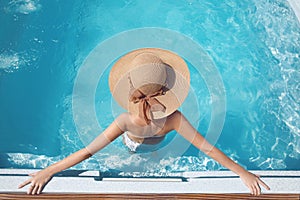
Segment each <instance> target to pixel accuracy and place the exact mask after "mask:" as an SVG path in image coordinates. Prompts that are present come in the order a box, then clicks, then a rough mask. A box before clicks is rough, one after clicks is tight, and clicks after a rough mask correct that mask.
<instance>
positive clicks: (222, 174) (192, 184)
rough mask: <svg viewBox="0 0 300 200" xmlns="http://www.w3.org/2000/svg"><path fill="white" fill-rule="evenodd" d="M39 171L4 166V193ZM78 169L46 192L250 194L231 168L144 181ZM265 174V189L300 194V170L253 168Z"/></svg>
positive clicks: (0, 182)
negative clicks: (101, 176)
mask: <svg viewBox="0 0 300 200" xmlns="http://www.w3.org/2000/svg"><path fill="white" fill-rule="evenodd" d="M34 171H37V170H23V169H0V193H16V192H24V193H25V192H26V190H27V187H25V188H22V189H17V187H18V185H19V184H20V183H21V182H23V181H25V180H26V179H28V176H27V174H28V173H31V172H34ZM73 171H75V172H76V171H77V172H78V174H77V176H72V175H71V176H60V177H59V176H55V177H54V178H53V179H52V180H51V182H49V184H48V185H47V186H46V187H45V189H44V192H45V193H85V194H97V193H111V194H118V193H123V194H130V193H150V194H154V193H160V194H167V193H173V194H176V193H177V194H180V193H208V194H209V193H249V190H248V188H246V186H244V184H243V183H242V181H241V179H240V178H239V177H238V176H236V175H235V174H234V173H232V172H231V171H208V172H183V173H177V175H176V174H173V175H172V177H173V178H174V177H184V178H186V180H187V181H170V179H167V178H168V177H153V180H151V181H147V180H141V179H136V180H135V179H134V178H128V179H126V180H124V179H123V180H122V178H120V177H119V178H118V177H115V179H114V180H106V181H99V180H97V178H98V177H99V172H98V171H82V170H73ZM251 172H253V173H255V174H258V175H261V177H262V180H263V181H265V182H266V183H267V184H268V185H269V186H270V187H271V190H270V191H267V190H265V189H264V188H262V192H263V193H265V194H267V193H270V194H271V193H272V194H276V193H277V194H279V193H285V194H299V191H300V171H251Z"/></svg>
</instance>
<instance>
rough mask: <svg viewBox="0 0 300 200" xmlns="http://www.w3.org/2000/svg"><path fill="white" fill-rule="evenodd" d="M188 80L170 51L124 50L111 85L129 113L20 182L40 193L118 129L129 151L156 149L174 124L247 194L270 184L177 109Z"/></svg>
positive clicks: (181, 62) (182, 64)
mask: <svg viewBox="0 0 300 200" xmlns="http://www.w3.org/2000/svg"><path fill="white" fill-rule="evenodd" d="M189 82H190V75H189V71H188V67H187V65H186V63H185V62H184V60H183V59H182V58H181V57H179V56H178V55H176V54H175V53H173V52H170V51H166V50H162V49H155V48H147V49H138V50H135V51H132V52H130V53H128V54H126V55H125V56H123V57H122V58H121V59H119V60H118V61H117V62H116V63H115V65H114V66H113V68H112V70H111V72H110V76H109V85H110V90H111V92H112V95H113V97H114V98H115V100H116V101H117V102H118V103H119V104H120V105H121V106H122V107H123V108H125V109H127V110H128V113H123V114H121V115H119V116H118V117H117V118H116V119H115V120H114V122H112V123H111V125H110V126H109V127H108V128H107V129H106V130H105V131H104V132H103V133H102V134H100V135H99V136H98V137H97V138H96V139H95V140H94V141H93V142H91V143H90V144H89V145H88V146H87V147H86V148H83V149H81V150H79V151H77V152H75V153H73V154H72V155H70V156H68V157H67V158H65V159H63V160H61V161H59V162H57V163H55V164H53V165H51V166H49V167H47V168H45V169H43V170H41V171H39V172H36V173H34V174H31V176H32V178H30V179H28V180H26V181H25V182H23V183H22V184H20V186H19V188H22V187H24V186H25V185H28V184H31V185H30V187H29V189H28V194H40V193H41V191H42V189H43V187H44V186H45V184H46V183H47V182H48V181H49V180H50V179H51V177H52V176H53V175H54V174H55V173H57V172H60V171H62V170H65V169H67V168H69V167H71V166H74V165H75V164H77V163H79V162H81V161H83V160H85V159H87V158H89V157H90V156H92V155H93V154H95V153H96V152H97V151H99V150H101V149H102V148H104V147H105V146H106V145H108V144H109V143H110V142H112V141H113V140H115V139H116V138H117V137H119V136H120V135H122V136H123V142H124V144H125V145H126V146H127V147H128V149H129V150H130V151H131V152H144V151H155V150H157V149H158V148H159V147H160V144H161V141H162V140H163V139H164V137H165V135H166V134H167V133H169V132H170V131H171V130H176V131H177V132H178V133H179V134H180V135H182V136H183V137H184V138H185V139H186V140H188V141H189V142H190V143H191V144H193V145H194V146H195V147H197V148H198V149H200V150H201V151H203V152H204V153H205V154H207V155H208V156H210V157H211V158H213V159H214V160H216V161H218V162H219V163H220V164H222V165H223V166H224V167H226V168H228V169H230V170H231V171H233V172H234V173H236V174H237V175H239V176H240V178H241V179H242V180H243V182H244V183H245V185H246V186H247V187H248V188H249V189H250V191H251V194H254V195H259V194H260V193H261V189H260V185H262V186H263V187H265V188H266V189H268V190H269V189H270V188H269V187H268V186H267V185H266V184H265V183H264V182H263V181H262V180H261V179H260V178H259V177H258V176H257V175H254V174H252V173H250V172H248V171H247V170H245V169H244V168H243V167H241V166H240V165H238V164H237V163H235V162H234V161H232V160H231V159H230V158H228V157H227V156H226V155H225V154H224V153H222V152H221V151H220V150H219V149H217V148H216V147H214V146H212V145H211V144H210V143H209V142H207V141H206V140H205V138H204V137H203V136H202V135H201V134H200V133H198V132H197V130H196V129H194V128H193V126H192V125H191V124H190V123H189V122H188V120H187V119H186V118H185V117H184V115H183V114H182V113H181V112H179V111H178V110H177V109H178V108H179V107H180V105H181V104H182V102H183V101H184V99H185V97H186V96H187V94H188V90H189Z"/></svg>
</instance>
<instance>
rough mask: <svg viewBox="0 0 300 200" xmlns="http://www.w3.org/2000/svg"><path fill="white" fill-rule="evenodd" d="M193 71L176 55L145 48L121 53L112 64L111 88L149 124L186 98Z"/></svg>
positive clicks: (174, 109)
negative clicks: (122, 54) (190, 71)
mask: <svg viewBox="0 0 300 200" xmlns="http://www.w3.org/2000/svg"><path fill="white" fill-rule="evenodd" d="M189 86H190V74H189V70H188V67H187V64H186V63H185V61H184V60H183V59H182V58H181V57H180V56H178V55H177V54H175V53H173V52H171V51H167V50H163V49H158V48H143V49H138V50H134V51H131V52H129V53H128V54H126V55H124V56H122V57H121V58H120V59H119V60H118V61H117V62H116V63H115V64H114V66H113V67H112V69H111V71H110V75H109V87H110V91H111V93H112V95H113V97H114V99H115V100H116V101H117V102H118V104H119V105H120V106H122V107H123V108H124V109H126V110H128V111H129V112H130V113H133V114H138V115H139V116H141V117H142V118H144V120H145V121H146V123H147V124H149V123H150V121H151V120H152V119H160V118H163V117H166V116H168V115H170V114H172V113H173V112H174V111H176V110H177V109H178V108H179V106H180V105H181V104H182V102H183V101H184V99H185V98H186V96H187V94H188V91H189Z"/></svg>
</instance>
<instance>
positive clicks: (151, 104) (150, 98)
mask: <svg viewBox="0 0 300 200" xmlns="http://www.w3.org/2000/svg"><path fill="white" fill-rule="evenodd" d="M128 79H129V84H130V91H129V101H130V102H133V103H135V104H136V103H139V113H138V115H139V117H140V118H142V119H144V121H145V122H146V124H150V122H151V120H152V118H153V117H152V112H157V111H162V112H165V110H166V107H165V105H163V104H162V103H161V102H159V101H158V100H157V99H156V98H155V97H157V96H161V95H164V94H165V92H164V87H163V86H162V88H161V89H160V90H159V91H157V92H155V93H153V94H149V95H145V94H144V93H143V92H141V91H140V90H139V89H135V88H134V87H133V85H132V82H131V79H130V77H128Z"/></svg>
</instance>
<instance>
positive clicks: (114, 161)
mask: <svg viewBox="0 0 300 200" xmlns="http://www.w3.org/2000/svg"><path fill="white" fill-rule="evenodd" d="M0 10H1V12H0V22H1V24H2V25H3V26H2V27H5V28H1V29H0V152H1V156H0V167H14V168H43V167H46V166H48V165H49V164H52V163H54V162H56V161H58V160H60V159H62V158H64V157H65V156H67V155H69V154H70V153H72V152H74V151H76V150H79V149H80V148H82V147H84V143H83V142H82V141H81V134H82V133H80V132H78V131H77V130H76V127H75V123H74V120H73V117H74V116H73V113H72V94H73V86H74V82H75V79H76V76H77V72H78V71H79V69H80V66H81V65H82V63H83V62H84V59H85V58H86V57H87V56H88V54H89V52H91V51H92V50H93V49H94V48H95V47H96V46H97V45H98V44H99V43H101V42H103V41H105V40H106V39H109V38H110V37H112V36H114V35H116V34H119V33H121V32H124V31H128V30H132V29H137V28H144V27H158V28H165V29H170V30H173V31H177V32H179V33H181V34H184V35H186V36H187V37H190V38H191V39H192V40H194V41H195V42H197V43H198V44H199V45H200V46H201V47H202V48H203V49H204V50H205V52H206V53H207V54H208V56H209V57H210V59H211V60H212V61H213V62H214V64H215V66H216V67H217V69H218V70H219V72H220V74H221V77H222V80H223V83H224V87H225V92H226V102H227V104H226V118H225V124H224V128H223V130H222V134H221V136H220V138H219V140H218V143H217V144H216V146H217V147H218V148H220V149H221V150H222V151H224V152H225V153H226V154H227V155H228V156H230V157H231V158H232V159H234V160H235V161H237V162H238V163H239V164H241V165H242V166H244V167H246V168H248V169H264V170H265V169H267V170H268V169H287V170H292V169H297V170H299V169H300V168H299V166H300V165H299V163H300V162H299V159H300V142H299V141H300V140H299V135H300V128H299V127H300V124H299V122H300V119H299V108H300V107H299V99H300V92H299V80H300V73H299V66H300V59H299V52H300V24H299V22H298V21H297V18H296V16H295V14H294V13H293V11H292V9H291V8H290V6H289V4H288V2H287V1H285V0H275V1H267V0H251V1H246V0H242V1H234V0H229V1H226V2H224V1H219V0H204V1H197V0H188V1H171V0H167V1H166V0H164V1H162V0H155V1H146V0H141V1H133V0H132V1H130V0H114V1H109V0H103V1H95V0H92V1H79V0H75V1H72V3H70V2H69V1H63V0H56V1H45V0H17V1H16V0H8V1H0ZM111 48H114V47H111ZM120 56H121V55H120ZM187 62H188V61H187ZM189 68H190V72H191V87H192V89H193V90H194V91H195V95H196V97H197V101H198V103H199V105H200V109H199V112H200V113H201V114H200V116H201V117H200V118H199V119H196V120H198V122H199V126H198V127H196V128H197V129H198V131H199V132H201V133H202V134H204V135H205V133H206V131H207V129H208V125H209V121H210V118H211V104H212V103H211V98H210V96H209V91H208V90H207V87H206V86H205V82H204V80H203V79H202V77H201V75H199V74H198V72H197V70H196V69H195V67H194V66H192V65H191V64H189ZM108 73H109V68H107V69H106V71H105V73H104V75H103V77H102V78H101V79H100V82H99V85H98V87H97V92H96V96H97V98H96V101H95V105H96V112H97V117H98V119H99V123H101V125H102V126H107V125H109V123H111V121H112V120H113V118H114V116H113V115H112V113H111V112H110V107H109V106H110V103H111V102H110V99H111V96H110V93H109V89H108V85H107V76H108ZM86 130H87V131H88V130H89V127H86ZM94 134H95V135H97V134H98V133H94ZM92 135H93V134H92ZM175 135H176V133H175V132H172V133H171V134H170V135H169V136H168V138H167V141H166V145H167V144H168V142H170V141H171V140H172V138H173V137H175ZM91 137H92V136H91ZM91 139H92V138H91ZM115 147H118V148H115ZM173 148H176V147H173ZM120 150H121V151H120ZM75 168H77V169H82V168H85V169H99V170H108V169H116V170H120V171H143V172H146V173H151V172H159V173H160V172H175V171H199V170H220V169H224V168H223V167H222V166H220V165H219V164H218V163H216V162H215V161H213V160H212V159H211V158H209V157H207V156H206V155H204V154H203V153H202V152H199V151H198V150H197V149H196V148H194V147H192V146H190V147H189V148H188V150H187V151H185V152H182V154H179V153H176V151H173V149H172V148H171V147H170V148H169V150H168V152H167V154H166V155H163V156H157V155H155V154H153V155H152V154H151V155H150V158H149V155H148V154H147V155H146V154H129V153H128V152H127V150H126V148H125V147H123V145H122V141H121V138H119V139H117V140H116V141H114V142H113V144H112V145H110V146H108V147H106V148H105V149H104V150H103V151H101V152H99V154H97V155H95V156H94V157H93V158H91V159H89V160H87V161H84V162H83V163H81V164H79V165H77V166H75Z"/></svg>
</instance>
